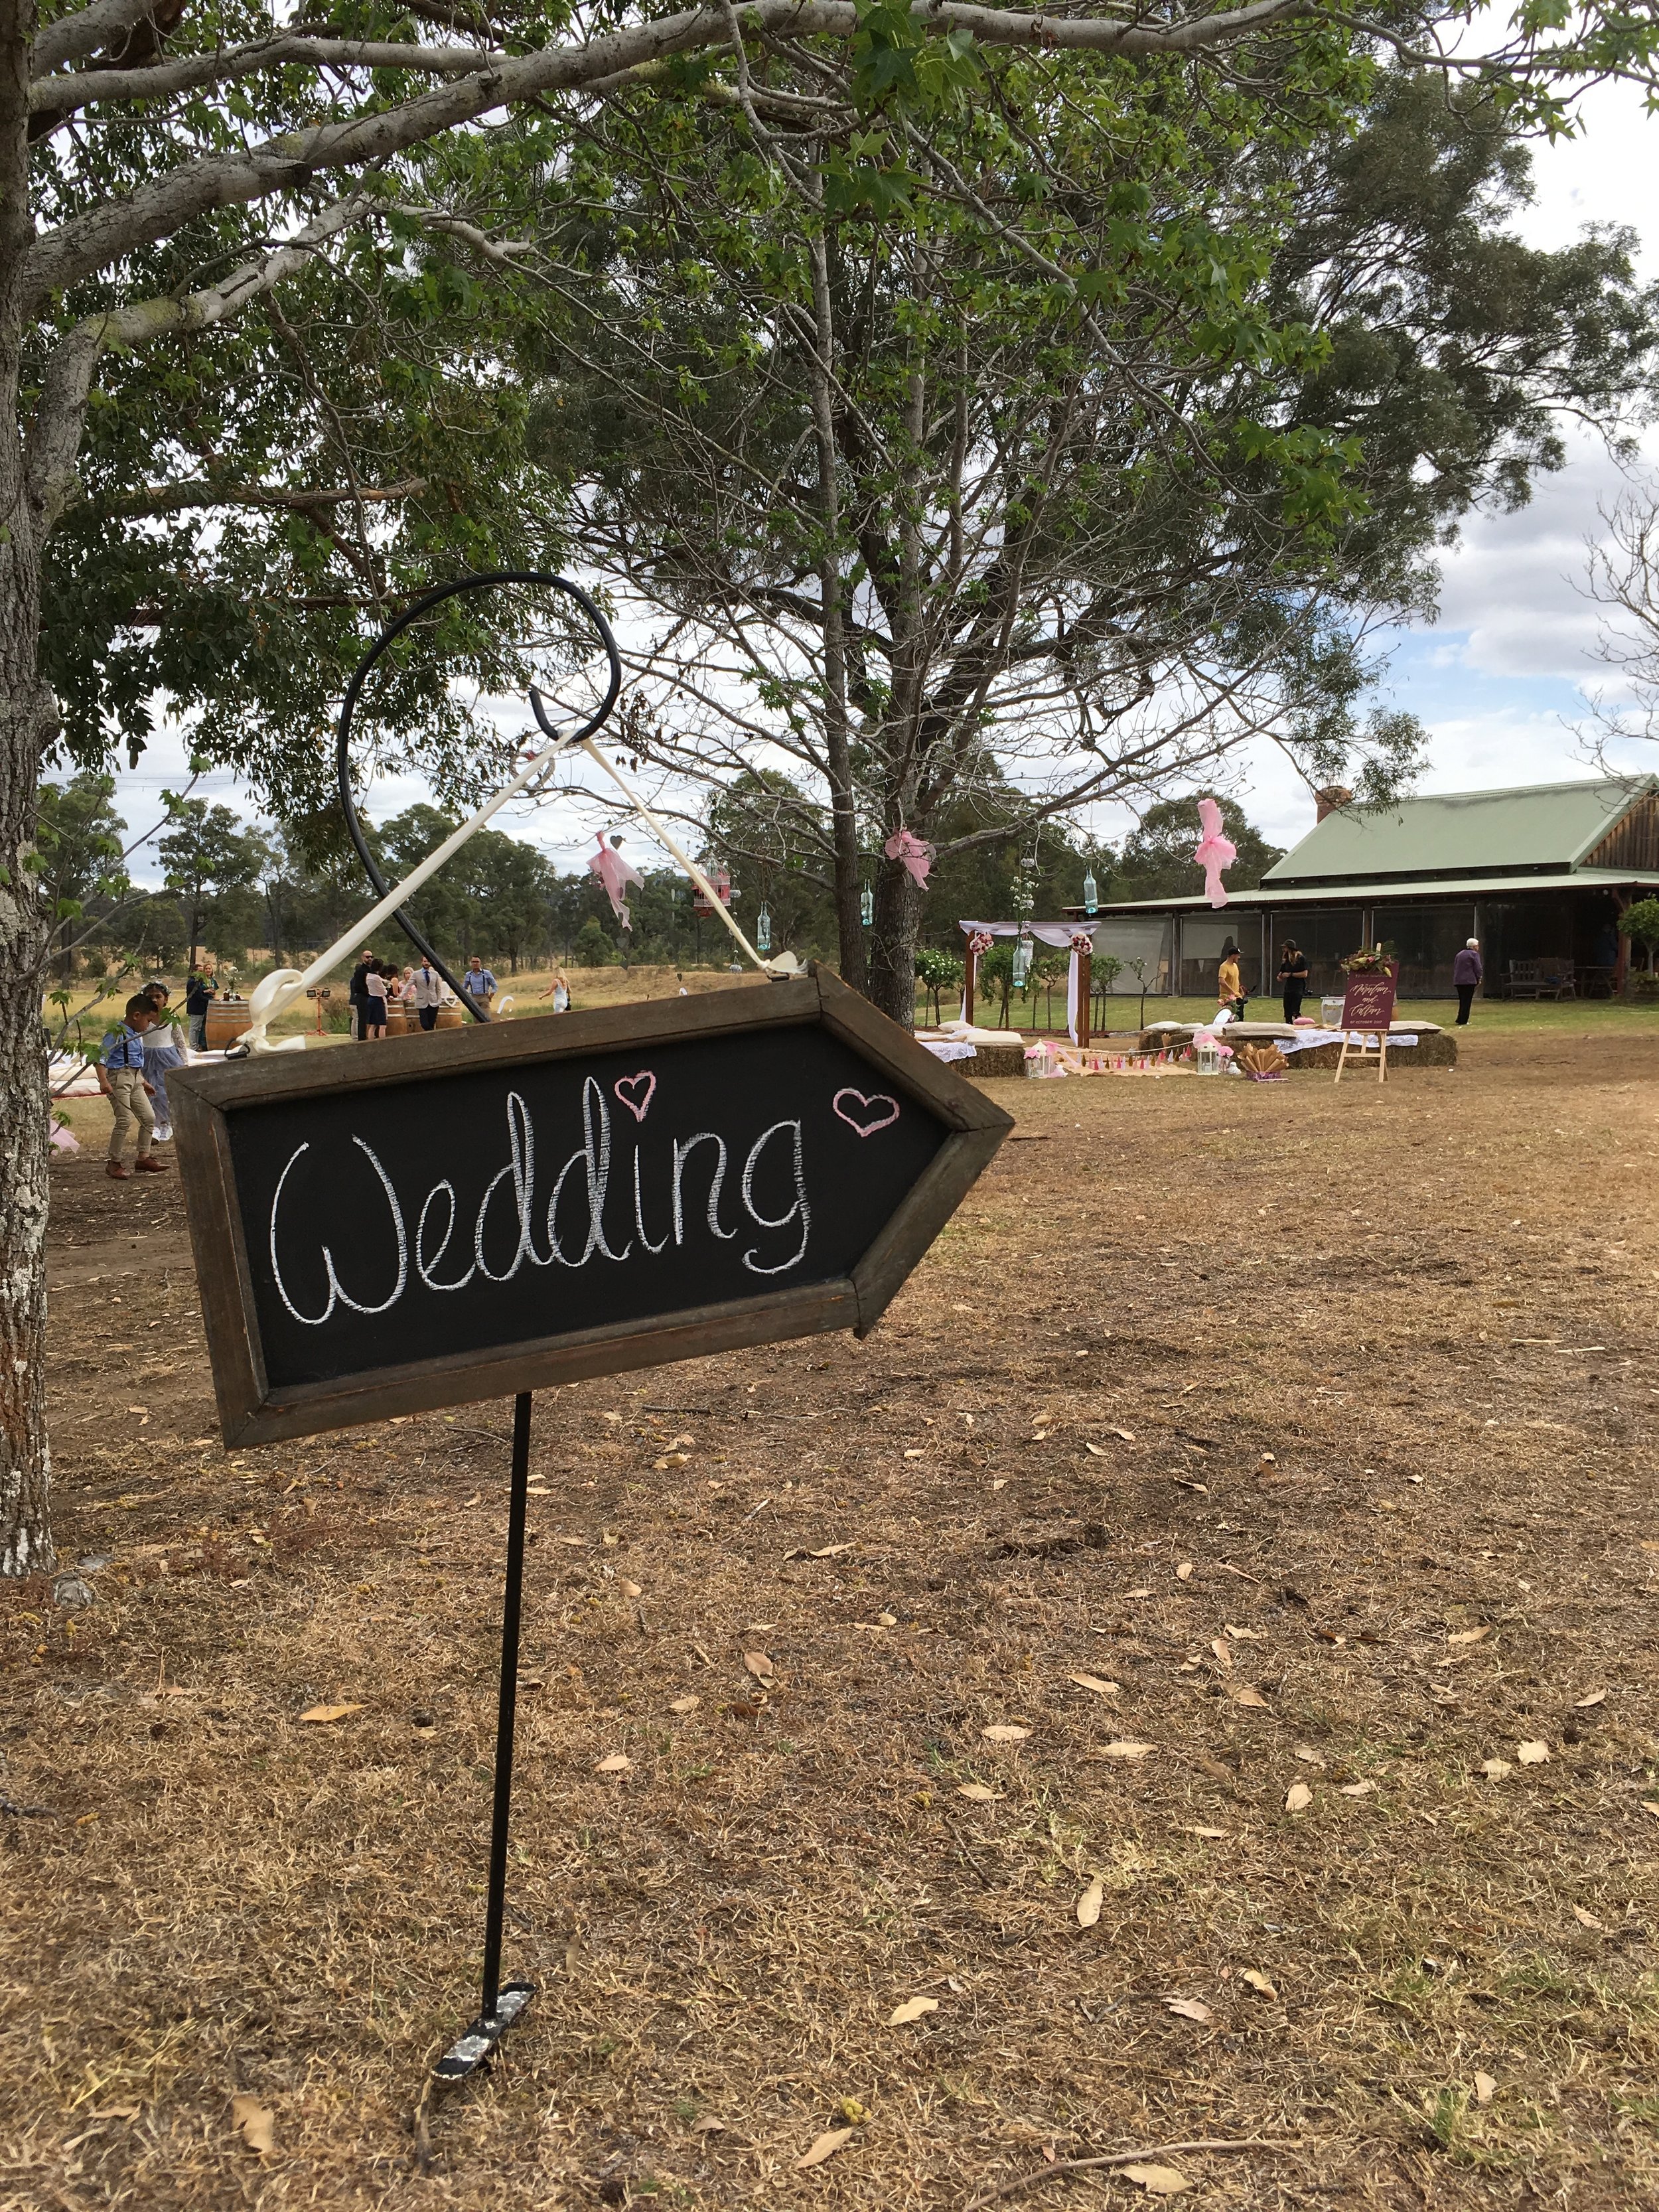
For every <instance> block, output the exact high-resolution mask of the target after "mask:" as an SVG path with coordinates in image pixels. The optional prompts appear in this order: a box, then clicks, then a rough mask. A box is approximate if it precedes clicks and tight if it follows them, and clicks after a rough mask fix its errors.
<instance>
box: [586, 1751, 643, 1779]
mask: <svg viewBox="0 0 1659 2212" xmlns="http://www.w3.org/2000/svg"><path fill="white" fill-rule="evenodd" d="M633 1764H634V1762H633V1760H632V1759H630V1758H629V1756H628V1753H626V1752H625V1751H613V1752H612V1753H611V1756H610V1758H609V1759H601V1760H600V1761H599V1765H597V1766H596V1767H595V1768H594V1769H593V1771H594V1773H595V1774H626V1773H627V1771H628V1770H629V1767H630V1766H632V1765H633Z"/></svg>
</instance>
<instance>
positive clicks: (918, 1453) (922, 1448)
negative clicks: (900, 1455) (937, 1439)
mask: <svg viewBox="0 0 1659 2212" xmlns="http://www.w3.org/2000/svg"><path fill="white" fill-rule="evenodd" d="M904 1456H905V1457H906V1459H925V1458H926V1456H927V1446H926V1445H925V1444H913V1445H912V1446H911V1447H910V1449H909V1450H908V1451H907V1452H906V1453H905V1455H904Z"/></svg>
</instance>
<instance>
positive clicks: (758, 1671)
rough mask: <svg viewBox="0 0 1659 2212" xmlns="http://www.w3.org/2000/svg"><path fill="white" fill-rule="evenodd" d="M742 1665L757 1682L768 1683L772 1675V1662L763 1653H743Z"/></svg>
mask: <svg viewBox="0 0 1659 2212" xmlns="http://www.w3.org/2000/svg"><path fill="white" fill-rule="evenodd" d="M743 1663H744V1666H745V1667H746V1668H748V1669H749V1671H750V1674H752V1675H753V1676H754V1678H755V1680H757V1682H769V1681H770V1680H771V1679H772V1675H773V1672H774V1669H773V1666H772V1662H771V1661H770V1660H769V1658H768V1657H767V1656H766V1654H765V1653H764V1652H763V1651H745V1652H744V1655H743Z"/></svg>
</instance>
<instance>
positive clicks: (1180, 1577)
mask: <svg viewBox="0 0 1659 2212" xmlns="http://www.w3.org/2000/svg"><path fill="white" fill-rule="evenodd" d="M1192 1578H1193V1563H1192V1561H1191V1560H1190V1559H1183V1560H1182V1562H1181V1565H1179V1566H1178V1567H1177V1568H1176V1581H1177V1582H1178V1583H1189V1582H1191V1580H1192Z"/></svg>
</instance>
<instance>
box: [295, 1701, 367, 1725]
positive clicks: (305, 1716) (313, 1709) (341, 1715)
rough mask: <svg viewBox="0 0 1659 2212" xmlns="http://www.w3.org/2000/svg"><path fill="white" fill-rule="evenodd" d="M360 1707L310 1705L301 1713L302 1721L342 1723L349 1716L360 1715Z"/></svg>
mask: <svg viewBox="0 0 1659 2212" xmlns="http://www.w3.org/2000/svg"><path fill="white" fill-rule="evenodd" d="M362 1710H363V1708H362V1705H312V1706H309V1707H308V1708H307V1711H304V1712H302V1713H301V1716H300V1718H301V1720H302V1721H319V1722H321V1721H343V1720H344V1719H345V1718H346V1717H347V1716H348V1715H349V1714H351V1713H360V1712H362Z"/></svg>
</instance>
